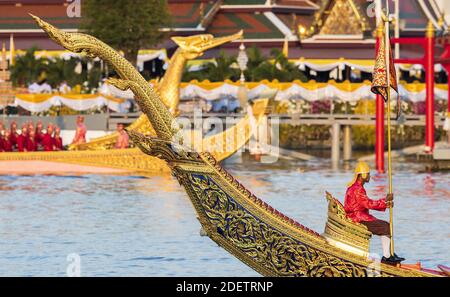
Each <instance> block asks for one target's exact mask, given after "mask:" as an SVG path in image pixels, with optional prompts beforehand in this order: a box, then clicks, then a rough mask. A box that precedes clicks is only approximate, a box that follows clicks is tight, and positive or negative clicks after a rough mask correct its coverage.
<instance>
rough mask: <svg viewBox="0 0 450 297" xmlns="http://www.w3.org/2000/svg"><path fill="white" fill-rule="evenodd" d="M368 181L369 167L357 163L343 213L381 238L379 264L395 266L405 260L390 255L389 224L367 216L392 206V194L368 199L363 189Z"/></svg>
mask: <svg viewBox="0 0 450 297" xmlns="http://www.w3.org/2000/svg"><path fill="white" fill-rule="evenodd" d="M369 181H370V167H369V165H367V163H365V162H359V163H358V165H357V166H356V168H355V174H354V177H353V180H352V181H351V182H350V183H349V184H348V188H347V192H346V193H345V201H344V209H345V213H346V215H347V217H348V218H349V219H351V220H352V221H353V222H355V223H360V224H363V225H365V226H366V227H367V229H368V230H369V231H370V232H372V234H375V235H378V236H381V244H382V247H383V257H382V258H381V262H383V263H386V264H392V265H395V264H398V263H400V262H401V261H403V260H405V259H404V258H401V257H399V256H397V255H396V254H394V255H391V252H390V243H391V239H390V236H391V232H390V226H389V223H388V222H386V221H382V220H379V219H377V218H376V217H374V216H372V215H371V214H369V210H370V209H373V210H379V211H385V210H386V208H388V207H391V206H393V205H394V203H393V199H394V196H393V194H387V195H386V198H382V199H379V200H372V199H370V198H369V197H368V196H367V193H366V190H365V189H364V184H365V183H368V182H369Z"/></svg>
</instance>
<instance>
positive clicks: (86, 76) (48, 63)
mask: <svg viewBox="0 0 450 297" xmlns="http://www.w3.org/2000/svg"><path fill="white" fill-rule="evenodd" d="M36 51H37V48H36V47H32V48H30V49H28V50H27V52H26V53H25V55H22V56H18V57H17V58H16V63H15V65H14V66H12V67H11V81H12V82H13V85H15V86H28V85H30V84H32V83H34V82H38V83H39V79H41V77H42V78H43V76H42V74H45V79H46V80H47V83H48V84H50V85H51V86H52V87H53V88H58V87H59V85H60V84H61V83H62V82H63V81H65V82H67V84H68V85H69V86H71V87H74V86H76V85H83V83H84V82H87V86H86V87H87V90H86V92H90V91H91V90H93V89H96V88H97V87H98V85H99V83H100V81H101V79H102V76H103V73H102V70H101V65H100V63H99V62H92V61H91V63H93V65H92V67H91V68H90V69H89V71H86V68H87V67H84V68H85V69H84V70H83V71H82V72H81V73H77V72H76V71H75V68H76V67H77V65H79V64H80V63H82V64H84V65H86V63H87V62H88V60H87V59H86V58H83V59H79V58H74V57H72V58H70V59H69V60H64V59H61V58H54V59H51V60H50V59H46V58H36V57H35V52H36Z"/></svg>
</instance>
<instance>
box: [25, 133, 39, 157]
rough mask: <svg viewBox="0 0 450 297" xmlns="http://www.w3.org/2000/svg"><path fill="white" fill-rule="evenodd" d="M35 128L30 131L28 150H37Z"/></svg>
mask: <svg viewBox="0 0 450 297" xmlns="http://www.w3.org/2000/svg"><path fill="white" fill-rule="evenodd" d="M35 136H36V135H35V132H34V130H30V131H28V138H27V145H26V149H27V152H35V151H37V143H36V137H35Z"/></svg>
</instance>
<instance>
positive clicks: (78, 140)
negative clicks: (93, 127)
mask: <svg viewBox="0 0 450 297" xmlns="http://www.w3.org/2000/svg"><path fill="white" fill-rule="evenodd" d="M86 131H87V130H86V126H85V125H84V117H83V116H81V115H80V116H78V117H77V130H76V131H75V136H74V138H73V140H72V144H83V143H86Z"/></svg>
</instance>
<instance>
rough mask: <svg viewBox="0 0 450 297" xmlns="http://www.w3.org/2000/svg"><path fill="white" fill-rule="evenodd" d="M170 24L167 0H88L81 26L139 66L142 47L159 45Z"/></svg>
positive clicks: (85, 3) (85, 1)
mask: <svg viewBox="0 0 450 297" xmlns="http://www.w3.org/2000/svg"><path fill="white" fill-rule="evenodd" d="M169 24H170V14H169V11H168V8H167V1H165V0H133V1H129V0H114V1H111V0H84V1H83V21H82V24H81V28H82V29H83V30H85V31H86V32H87V33H89V34H91V35H93V36H95V37H97V38H99V39H101V40H102V41H104V42H105V43H107V44H108V45H110V46H112V47H114V48H115V49H117V50H121V51H123V52H124V54H125V58H126V59H127V60H128V61H130V62H131V63H132V64H133V65H136V60H137V55H138V52H139V49H141V48H150V47H154V46H156V45H158V44H159V43H160V42H161V41H163V40H164V38H165V33H164V32H163V31H161V30H160V29H161V28H163V27H167V26H169Z"/></svg>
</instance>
